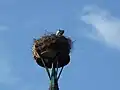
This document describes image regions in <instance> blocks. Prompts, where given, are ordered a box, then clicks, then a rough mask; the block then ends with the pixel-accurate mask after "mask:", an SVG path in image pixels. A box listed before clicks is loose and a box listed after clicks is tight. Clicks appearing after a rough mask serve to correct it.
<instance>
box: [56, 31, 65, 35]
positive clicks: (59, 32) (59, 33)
mask: <svg viewBox="0 0 120 90" xmlns="http://www.w3.org/2000/svg"><path fill="white" fill-rule="evenodd" d="M63 34H64V30H58V31H57V32H56V36H62V35H63Z"/></svg>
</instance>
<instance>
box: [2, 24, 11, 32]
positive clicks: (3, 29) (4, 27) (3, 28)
mask: <svg viewBox="0 0 120 90" xmlns="http://www.w3.org/2000/svg"><path fill="white" fill-rule="evenodd" d="M8 29H9V28H8V26H5V25H0V31H6V30H8Z"/></svg>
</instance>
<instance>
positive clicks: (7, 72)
mask: <svg viewBox="0 0 120 90" xmlns="http://www.w3.org/2000/svg"><path fill="white" fill-rule="evenodd" d="M10 55H11V54H10V53H9V49H8V48H7V46H6V45H4V42H2V43H0V84H4V85H7V86H8V85H15V84H16V83H17V82H18V81H19V80H20V78H18V77H16V76H15V74H14V73H13V69H12V67H11V62H12V60H11V56H10Z"/></svg>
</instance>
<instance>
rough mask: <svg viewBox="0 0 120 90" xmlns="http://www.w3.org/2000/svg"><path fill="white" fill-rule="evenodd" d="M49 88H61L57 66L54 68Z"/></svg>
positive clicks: (50, 89) (52, 89)
mask: <svg viewBox="0 0 120 90" xmlns="http://www.w3.org/2000/svg"><path fill="white" fill-rule="evenodd" d="M49 90H59V88H58V79H57V72H56V70H55V68H52V73H51V80H50V87H49Z"/></svg>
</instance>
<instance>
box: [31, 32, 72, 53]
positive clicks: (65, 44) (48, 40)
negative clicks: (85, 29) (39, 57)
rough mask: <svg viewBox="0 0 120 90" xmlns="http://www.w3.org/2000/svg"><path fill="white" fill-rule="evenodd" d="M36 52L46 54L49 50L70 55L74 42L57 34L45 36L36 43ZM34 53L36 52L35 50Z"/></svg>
mask: <svg viewBox="0 0 120 90" xmlns="http://www.w3.org/2000/svg"><path fill="white" fill-rule="evenodd" d="M33 46H34V48H33V49H35V50H37V51H39V53H40V52H44V51H47V50H54V51H58V52H62V53H66V54H69V53H70V50H71V48H72V41H71V39H70V38H67V37H65V36H56V35H55V34H50V35H44V36H42V37H41V38H40V39H37V40H35V41H34V45H33ZM33 52H34V50H33Z"/></svg>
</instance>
